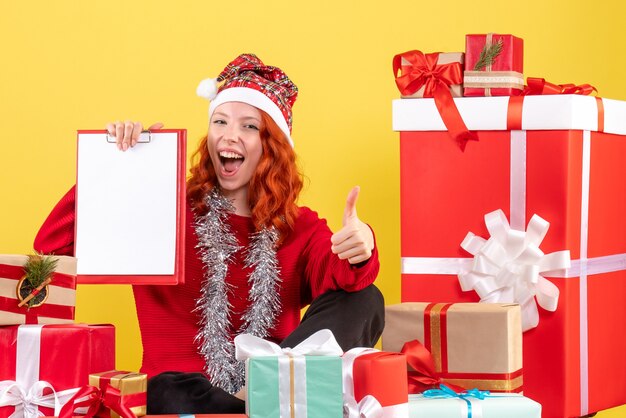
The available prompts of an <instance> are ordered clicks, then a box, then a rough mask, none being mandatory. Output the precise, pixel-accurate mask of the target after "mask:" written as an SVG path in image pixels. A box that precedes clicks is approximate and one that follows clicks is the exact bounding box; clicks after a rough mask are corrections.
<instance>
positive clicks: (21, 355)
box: [0, 325, 78, 418]
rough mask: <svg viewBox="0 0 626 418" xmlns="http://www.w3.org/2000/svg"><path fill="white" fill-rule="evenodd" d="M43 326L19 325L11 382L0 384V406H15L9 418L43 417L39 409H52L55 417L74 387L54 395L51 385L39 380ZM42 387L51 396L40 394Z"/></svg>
mask: <svg viewBox="0 0 626 418" xmlns="http://www.w3.org/2000/svg"><path fill="white" fill-rule="evenodd" d="M43 327H44V325H20V326H19V327H18V330H17V348H16V362H15V380H3V381H1V382H0V406H15V411H14V412H13V413H12V414H11V415H10V416H9V418H37V417H39V416H42V415H43V414H42V413H41V412H39V407H40V406H43V407H47V408H53V409H54V415H56V416H58V415H59V412H60V411H61V407H62V406H63V405H64V404H65V403H66V402H67V401H68V400H69V399H70V398H71V397H72V396H73V395H74V394H75V393H76V392H77V391H78V388H73V389H66V390H63V391H60V392H56V391H55V390H54V388H53V387H52V385H51V384H50V383H48V382H46V381H43V380H39V364H40V353H41V330H42V328H43ZM45 388H48V389H51V390H52V393H50V394H48V395H44V394H43V391H44V389H45Z"/></svg>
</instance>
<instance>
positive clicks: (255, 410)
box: [235, 329, 343, 418]
mask: <svg viewBox="0 0 626 418" xmlns="http://www.w3.org/2000/svg"><path fill="white" fill-rule="evenodd" d="M235 350H236V357H237V359H238V360H242V361H243V360H245V362H246V363H245V365H246V366H245V368H246V372H245V373H246V376H245V379H246V388H247V401H246V414H247V415H248V416H249V417H250V418H267V417H276V418H303V417H306V416H309V417H311V416H318V417H325V418H341V417H342V416H343V399H342V398H343V397H342V392H343V391H342V374H341V372H342V370H341V366H342V362H341V357H340V356H341V355H342V354H343V351H342V350H341V347H339V344H337V342H336V341H335V338H334V336H333V334H332V332H330V331H329V330H327V329H325V330H321V331H318V332H317V333H315V334H313V335H312V336H310V337H309V338H307V339H306V340H304V341H303V342H301V343H300V344H298V345H297V346H295V347H293V348H285V349H282V348H280V347H279V346H278V345H276V344H274V343H272V342H270V341H266V340H263V339H261V338H258V337H254V336H252V335H249V334H242V335H238V336H237V337H235Z"/></svg>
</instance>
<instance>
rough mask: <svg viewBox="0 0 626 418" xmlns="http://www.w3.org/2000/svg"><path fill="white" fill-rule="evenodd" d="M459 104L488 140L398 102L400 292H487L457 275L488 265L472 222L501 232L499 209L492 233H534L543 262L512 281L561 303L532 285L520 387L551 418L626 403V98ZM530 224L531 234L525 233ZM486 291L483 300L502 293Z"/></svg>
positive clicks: (433, 296)
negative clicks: (560, 265) (457, 131)
mask: <svg viewBox="0 0 626 418" xmlns="http://www.w3.org/2000/svg"><path fill="white" fill-rule="evenodd" d="M454 100H455V102H456V105H457V107H458V109H459V111H460V113H461V115H462V118H463V120H464V121H465V122H466V123H467V126H468V128H469V129H472V130H474V131H475V132H476V133H477V135H478V138H479V141H478V142H471V143H470V144H469V145H468V146H467V149H466V150H465V152H461V151H460V150H459V149H458V146H457V145H456V144H455V143H454V141H451V140H450V138H449V137H448V135H447V133H446V132H444V131H443V129H445V127H444V125H443V123H442V121H441V118H440V117H439V114H438V112H437V109H436V108H435V106H434V103H433V101H432V100H430V99H410V100H407V99H404V100H395V101H394V103H393V126H394V130H396V131H400V177H401V186H400V193H401V202H400V206H401V235H402V238H401V255H402V290H401V292H402V301H403V302H418V301H423V302H428V301H441V302H476V301H478V300H479V299H481V297H479V296H478V295H477V294H475V293H474V292H463V291H462V290H461V287H460V284H459V280H458V275H459V274H461V276H462V277H466V276H465V274H467V273H468V271H470V270H472V269H473V268H474V267H475V266H476V264H477V263H478V262H479V261H480V257H476V258H475V257H473V254H471V253H469V252H467V251H466V250H465V249H463V248H462V247H461V243H462V242H463V241H464V240H465V238H471V237H469V236H468V232H473V233H474V234H476V237H482V238H483V239H488V238H489V239H490V240H489V241H488V242H490V243H493V242H494V241H497V239H495V238H496V237H495V236H492V234H491V232H490V231H489V229H488V226H487V225H486V224H485V214H489V216H487V218H488V219H489V220H490V221H491V220H493V216H492V215H493V214H494V211H495V210H496V209H501V210H502V212H501V215H503V216H502V217H503V218H504V219H505V220H508V222H509V224H510V225H506V223H502V222H496V225H499V226H495V227H494V228H495V229H493V228H492V229H493V231H492V232H494V234H495V235H504V236H512V237H518V238H519V237H524V242H525V243H526V241H527V240H530V241H532V245H530V246H529V247H528V248H527V250H528V252H527V255H530V254H534V255H533V256H534V257H535V258H536V259H537V260H540V262H539V264H538V265H537V264H535V265H530V266H518V267H520V268H521V267H523V269H525V271H526V272H529V271H531V270H532V271H533V272H534V273H533V274H531V278H532V279H536V280H537V281H536V282H532V280H531V281H527V280H526V279H527V277H526V276H524V275H521V276H519V275H518V276H515V275H514V278H515V280H518V281H517V282H516V283H518V284H520V285H522V286H521V288H526V289H531V290H532V289H535V290H539V291H541V292H540V294H539V296H540V297H539V299H538V300H539V302H541V303H543V304H544V306H546V307H547V308H549V309H552V310H554V312H551V311H547V310H545V309H542V308H539V309H538V310H537V308H536V307H535V306H534V300H533V299H532V298H529V297H528V295H526V296H525V297H524V298H523V300H518V301H517V302H523V303H524V305H525V307H528V308H529V309H530V310H527V312H526V313H529V315H528V316H529V317H531V318H533V317H534V321H530V322H531V324H532V322H538V326H537V327H536V328H534V329H530V330H529V331H527V332H525V333H524V359H523V362H524V394H525V395H527V396H529V397H530V398H532V399H535V400H537V401H538V402H539V403H541V404H542V405H543V416H544V417H546V418H551V417H559V418H561V417H564V416H581V415H585V414H587V413H591V412H595V411H598V410H602V409H606V408H610V407H613V406H617V405H620V404H623V403H625V402H626V391H624V390H623V382H624V381H625V380H626V357H625V356H624V355H623V353H624V352H626V338H625V337H623V336H622V333H621V332H619V331H621V329H620V328H618V325H617V324H622V323H624V320H625V319H626V304H624V303H623V300H622V299H623V295H624V294H625V292H626V271H625V270H624V269H625V268H626V254H625V253H626V233H625V232H624V231H626V217H624V213H626V199H625V198H624V193H622V189H621V188H620V186H619V185H620V184H623V183H624V180H626V164H625V163H624V162H625V161H626V136H625V135H626V103H625V102H621V101H616V100H609V99H600V98H596V97H589V96H579V95H551V96H525V97H524V96H516V97H482V98H468V97H464V98H457V99H454ZM534 214H537V215H539V216H540V217H541V218H542V219H543V220H545V221H547V223H549V229H548V230H546V227H547V225H548V224H547V223H545V222H543V223H542V222H541V221H540V220H539V221H537V219H535V220H532V216H533V215H534ZM499 216H500V215H496V218H498V217H499ZM529 220H532V222H530V223H529V225H528V226H529V227H532V228H531V230H532V231H534V232H530V230H529V231H527V232H524V231H526V228H527V222H529ZM500 221H502V219H500ZM537 225H540V226H541V227H540V228H538V229H537V228H535V226H537ZM537 231H540V232H537ZM529 234H530V235H529ZM491 238H494V240H491ZM516 239H517V238H516ZM470 241H471V239H470ZM514 241H515V240H513V241H511V242H512V243H513V242H514ZM537 243H539V244H537ZM467 248H470V247H467ZM474 250H475V249H474ZM564 250H568V251H569V253H570V256H571V260H572V261H571V267H570V268H566V269H556V270H554V271H543V270H545V268H543V267H544V266H542V263H544V262H546V261H554V259H555V258H556V257H555V255H556V254H558V253H559V252H560V251H564ZM481 251H482V250H481ZM545 254H548V255H547V256H544V255H545ZM531 264H532V263H531ZM548 264H549V263H548ZM483 267H485V266H483ZM513 267H515V266H513ZM528 269H530V270H528ZM502 272H505V271H504V270H502ZM538 272H541V274H537V273H538ZM544 279H545V281H544ZM493 280H494V279H493V277H491V278H489V280H487V281H491V282H493ZM507 280H508V279H507ZM519 280H521V281H519ZM539 283H541V285H542V286H541V287H538V284H539ZM548 283H549V284H548ZM483 284H487V283H486V282H485V281H483V282H479V283H478V285H483ZM544 288H545V289H546V290H547V292H543V290H544ZM511 289H512V288H508V289H507V290H506V292H505V293H507V292H510V291H511ZM484 290H485V289H483V291H484ZM555 290H556V292H555ZM491 296H493V294H488V293H487V294H485V293H483V295H482V298H483V299H486V300H493V299H496V300H497V299H498V298H491ZM531 296H532V295H531ZM555 296H558V301H555ZM533 309H535V310H534V312H533ZM526 313H525V314H524V315H526Z"/></svg>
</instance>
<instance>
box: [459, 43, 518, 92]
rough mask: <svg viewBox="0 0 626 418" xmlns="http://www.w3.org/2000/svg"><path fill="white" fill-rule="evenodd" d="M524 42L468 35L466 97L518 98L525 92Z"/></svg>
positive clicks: (464, 79) (464, 85)
mask: <svg viewBox="0 0 626 418" xmlns="http://www.w3.org/2000/svg"><path fill="white" fill-rule="evenodd" d="M523 73H524V41H523V40H522V39H521V38H518V37H516V36H513V35H500V34H495V33H488V34H486V35H466V37H465V71H464V73H463V87H464V90H463V94H464V95H465V96H517V95H519V94H520V93H521V92H522V90H523V89H524V74H523Z"/></svg>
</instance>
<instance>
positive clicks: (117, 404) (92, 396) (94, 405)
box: [59, 385, 136, 418]
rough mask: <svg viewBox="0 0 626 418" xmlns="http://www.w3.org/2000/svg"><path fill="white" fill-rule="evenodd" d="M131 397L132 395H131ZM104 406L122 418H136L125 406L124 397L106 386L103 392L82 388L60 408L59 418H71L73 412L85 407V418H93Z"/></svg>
mask: <svg viewBox="0 0 626 418" xmlns="http://www.w3.org/2000/svg"><path fill="white" fill-rule="evenodd" d="M131 396H132V395H131ZM102 406H104V407H106V408H109V409H110V410H111V411H113V412H115V413H117V414H118V415H119V416H120V417H122V418H136V416H135V414H134V413H133V411H131V410H130V408H129V407H128V406H126V404H125V401H124V395H122V393H121V392H120V390H119V389H116V388H114V387H113V386H111V385H107V386H106V388H105V389H104V390H102V389H100V388H97V387H95V386H83V387H82V388H80V389H79V390H78V392H76V394H75V395H74V396H73V397H72V399H70V400H69V401H68V402H67V403H66V404H65V405H64V406H63V408H61V412H60V413H59V418H72V416H73V414H74V410H75V409H77V408H82V407H87V408H88V409H87V412H86V414H85V418H90V417H93V416H94V415H95V414H96V413H97V412H98V411H99V410H100V408H101V407H102Z"/></svg>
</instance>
